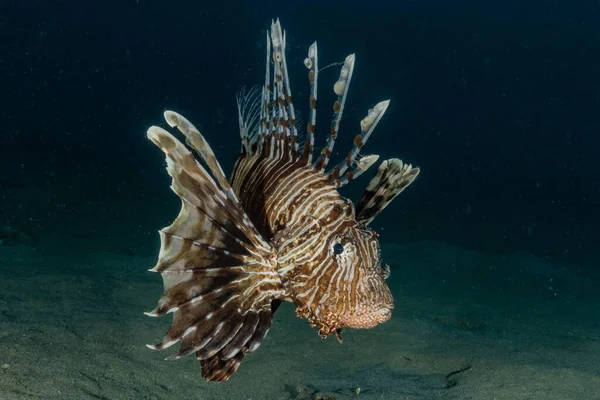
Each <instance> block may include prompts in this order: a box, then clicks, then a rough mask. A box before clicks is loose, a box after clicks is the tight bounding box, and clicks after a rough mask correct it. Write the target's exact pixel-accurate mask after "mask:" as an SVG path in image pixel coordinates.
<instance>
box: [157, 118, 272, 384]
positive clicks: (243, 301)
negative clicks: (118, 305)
mask: <svg viewBox="0 0 600 400" xmlns="http://www.w3.org/2000/svg"><path fill="white" fill-rule="evenodd" d="M165 119H166V120H167V122H168V123H169V125H171V126H176V127H177V128H178V129H179V130H180V131H181V132H182V133H183V134H184V135H185V136H186V139H187V143H188V145H189V146H190V147H192V148H193V149H194V150H196V152H197V153H198V154H199V155H200V157H201V158H202V160H203V161H204V162H205V164H206V165H207V166H208V168H209V169H210V171H211V173H212V176H211V174H209V173H208V172H207V171H206V169H205V168H204V167H203V166H202V165H201V164H200V163H199V162H198V161H196V159H195V158H194V157H193V155H192V153H191V152H190V151H189V150H188V149H187V148H186V147H185V146H184V145H183V144H182V143H181V142H180V141H179V140H177V139H176V138H175V137H174V136H173V135H171V134H170V133H169V132H167V131H166V130H164V129H162V128H159V127H156V126H153V127H151V128H150V129H149V130H148V138H149V139H150V140H151V141H152V142H153V143H154V144H156V145H157V146H158V147H159V148H160V149H161V150H162V151H163V152H164V153H165V154H166V156H167V171H168V173H169V175H170V176H171V177H172V178H173V182H172V186H171V188H172V189H173V191H174V192H175V193H176V194H177V195H178V196H179V198H180V199H181V202H182V208H181V211H180V213H179V216H178V217H177V219H176V220H175V221H174V222H173V224H171V225H170V226H168V227H166V228H164V229H162V230H161V231H160V237H161V247H160V253H159V257H158V263H157V265H156V266H155V267H154V268H153V269H151V271H155V272H160V273H161V275H162V277H163V283H164V292H163V295H162V297H161V298H160V300H159V301H158V305H157V306H156V308H155V309H154V310H152V311H151V312H149V313H147V315H150V316H161V315H165V314H168V313H173V323H172V325H171V328H170V329H169V330H168V332H167V333H166V335H165V336H164V338H163V339H162V341H161V342H160V343H158V344H156V345H153V346H149V347H150V348H152V349H156V350H159V349H165V348H167V347H170V346H172V345H174V344H175V343H177V342H181V345H180V348H179V352H178V353H177V354H175V355H174V356H172V357H169V359H177V358H181V357H184V356H186V355H189V354H191V353H195V354H196V357H197V359H199V360H201V366H202V376H203V377H204V378H206V379H207V380H216V381H222V380H226V379H228V378H229V377H230V376H231V375H232V374H233V373H234V372H235V371H236V370H237V369H238V367H239V365H240V363H241V361H242V359H243V357H244V355H245V354H247V353H249V352H253V351H254V350H256V348H258V346H259V345H260V343H261V341H262V339H263V338H264V337H265V335H266V333H267V331H268V329H269V327H270V325H271V321H272V315H273V312H274V310H275V308H276V305H278V304H279V301H278V300H277V298H279V297H281V295H282V284H281V281H280V279H279V276H278V274H277V272H275V269H274V263H275V261H274V255H273V254H274V253H273V249H272V248H271V246H270V245H269V243H268V242H266V241H265V240H264V239H263V238H262V237H261V236H260V235H259V233H258V231H257V230H256V228H255V227H254V225H253V224H252V222H251V221H250V219H249V218H248V216H247V215H246V213H245V212H244V210H243V208H242V207H241V205H240V203H239V201H238V199H237V197H236V196H235V194H234V192H233V190H232V189H231V187H230V186H229V183H228V182H227V180H226V178H225V175H224V174H223V171H222V169H221V167H220V165H219V164H218V162H217V160H216V158H215V156H214V153H213V152H212V150H211V149H210V147H209V146H208V143H207V142H206V141H205V139H204V138H203V137H202V135H201V134H200V132H198V130H197V129H196V128H195V127H194V126H193V125H192V124H191V123H189V121H187V120H186V119H185V118H183V117H182V116H180V115H179V114H176V113H173V112H170V111H167V112H166V113H165Z"/></svg>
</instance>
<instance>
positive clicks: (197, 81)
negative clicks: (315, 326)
mask: <svg viewBox="0 0 600 400" xmlns="http://www.w3.org/2000/svg"><path fill="white" fill-rule="evenodd" d="M277 17H279V18H280V19H281V21H282V24H283V26H284V28H285V29H286V31H287V42H288V53H287V57H288V66H289V68H290V79H291V83H292V89H293V90H294V100H295V104H296V107H297V108H299V109H301V111H303V115H304V117H305V118H306V117H307V115H308V113H307V108H308V107H307V105H308V88H309V87H308V82H307V80H306V69H305V67H304V66H303V65H302V61H303V60H304V57H305V56H306V52H307V50H308V46H309V45H310V44H311V43H312V42H313V41H314V40H318V43H319V52H320V54H319V57H320V60H319V62H320V65H321V66H322V67H323V66H326V65H328V64H330V63H335V62H340V61H343V59H344V57H345V56H346V55H347V54H349V53H356V54H357V61H356V69H355V72H354V77H353V81H352V87H351V89H350V93H349V97H348V103H347V108H346V111H345V117H344V120H343V121H342V126H341V129H340V137H339V139H338V141H337V144H336V153H334V154H336V155H337V157H338V158H334V161H338V160H341V158H342V157H343V155H345V152H346V151H347V150H348V149H349V148H350V145H351V142H352V138H353V137H354V135H355V134H356V133H357V130H358V129H357V127H358V125H357V124H358V122H359V121H360V119H361V118H363V117H364V115H365V113H366V111H367V109H368V108H370V107H372V106H373V105H374V104H376V103H377V102H378V101H381V100H384V99H387V98H389V99H391V105H390V108H389V109H388V111H387V113H386V115H385V117H384V118H383V120H382V122H381V123H380V125H379V126H378V128H377V130H376V131H375V133H374V134H373V136H372V138H371V139H370V140H369V143H368V144H367V147H366V149H365V152H364V153H365V154H371V153H375V154H379V155H381V157H382V159H387V158H391V157H399V158H402V159H403V160H405V161H406V162H409V163H412V164H413V165H417V166H419V167H420V168H421V174H420V176H419V178H418V179H417V181H416V182H415V183H414V184H413V185H412V186H411V187H410V189H408V190H407V191H406V192H404V193H403V194H402V195H401V196H400V198H398V199H397V200H396V201H394V202H393V203H392V204H391V205H390V206H389V208H388V209H386V210H385V211H384V214H383V216H382V217H381V218H380V219H379V220H378V221H377V222H376V224H374V227H375V229H377V230H378V231H380V232H381V240H382V242H384V243H390V244H394V245H406V244H411V243H418V242H424V243H427V242H444V243H446V244H449V245H452V246H456V247H459V248H462V249H468V250H475V251H478V252H481V253H483V254H487V255H490V256H492V255H493V256H496V255H500V256H503V255H508V254H514V253H516V252H520V253H523V254H525V253H531V254H533V255H534V256H536V257H538V258H539V259H546V260H548V261H549V262H551V263H560V264H561V265H565V266H567V267H565V268H566V269H564V270H565V271H567V272H566V274H567V275H568V274H569V271H570V269H569V268H572V270H573V273H575V271H584V274H585V275H586V276H592V277H596V278H595V279H598V277H599V276H600V272H599V270H598V268H599V263H598V260H599V256H598V254H597V249H598V243H600V233H599V229H598V227H599V226H600V160H599V159H598V155H599V151H600V2H598V1H596V0H578V1H565V0H546V1H541V0H530V1H502V2H501V1H466V0H459V1H443V0H413V1H405V0H398V1H356V0H349V1H343V2H342V1H314V0H310V1H288V2H285V1H278V2H271V1H265V2H258V1H237V2H233V1H229V0H225V1H210V2H206V1H159V0H120V1H117V0H107V1H83V0H79V1H75V0H66V1H60V0H46V1H42V0H40V1H33V0H0V121H2V123H3V126H2V132H1V133H0V240H1V243H2V244H3V245H14V244H19V245H22V246H28V247H31V248H36V246H43V245H44V244H45V243H46V244H47V243H52V246H53V247H54V246H57V247H60V246H62V245H63V244H62V243H67V242H68V240H66V239H65V240H64V241H62V240H58V241H56V239H55V238H56V237H59V238H63V237H64V238H68V239H69V240H71V239H72V240H75V241H86V240H87V241H88V242H85V243H86V244H85V247H89V248H94V249H95V250H101V249H102V248H103V247H105V248H109V249H110V251H113V252H115V253H117V254H121V255H124V256H131V257H150V256H152V257H153V256H155V255H156V253H157V251H158V237H157V234H156V230H157V229H159V228H160V227H163V226H165V225H168V224H169V223H171V221H172V219H173V217H174V216H175V215H176V213H177V211H178V208H179V203H178V202H177V201H176V198H175V197H174V196H173V195H172V193H171V192H170V191H169V190H168V189H167V185H168V177H167V174H166V172H165V169H164V159H163V157H162V154H161V153H160V152H159V151H157V149H156V148H155V147H154V146H153V145H152V144H151V143H150V142H149V141H148V140H147V139H146V129H147V128H148V127H149V126H150V125H153V124H162V123H163V120H162V113H163V111H164V110H166V109H172V110H176V111H178V112H179V113H181V114H182V115H185V116H186V117H188V118H189V119H190V120H192V121H193V122H194V123H196V125H197V126H198V127H199V128H200V130H201V131H202V133H203V134H204V135H205V137H206V138H207V140H208V141H209V142H210V144H211V145H212V147H213V149H214V150H215V152H216V154H217V157H218V159H219V161H220V163H221V165H223V167H224V169H225V170H226V173H227V174H228V173H229V172H230V171H231V168H232V166H233V163H234V161H235V159H236V158H237V155H238V152H239V134H238V127H237V124H238V121H237V110H236V103H235V95H236V92H237V91H238V90H239V89H240V88H241V87H243V86H252V85H255V84H261V83H262V80H263V78H264V59H265V56H264V52H265V43H264V35H265V33H266V30H267V29H268V28H269V26H270V21H271V19H272V18H277ZM338 73H339V67H334V68H328V69H326V70H323V71H322V72H321V74H320V76H319V79H320V92H319V96H320V97H319V101H320V104H319V106H320V107H321V110H323V111H321V112H320V114H319V124H318V125H319V126H320V127H321V128H323V127H326V126H328V122H329V118H330V112H329V110H330V108H329V107H330V104H329V103H333V100H334V95H333V93H332V90H331V87H332V85H333V83H334V82H335V80H336V79H337V74H338ZM325 133H326V130H325V129H323V130H322V131H320V132H319V131H318V132H317V135H316V144H317V146H322V143H324V141H325ZM337 152H339V153H337ZM367 175H370V174H367ZM368 179H369V178H367V177H363V178H361V179H360V180H358V181H357V182H355V183H354V184H352V185H349V187H348V189H345V190H344V191H343V194H344V195H347V196H349V197H351V198H352V199H354V200H358V198H359V196H360V194H361V192H362V190H363V189H364V186H365V185H366V184H367V183H368ZM50 238H54V239H50ZM65 246H67V248H69V247H68V246H69V245H66V244H65ZM4 247H7V246H4ZM53 265H58V264H56V263H55V264H53ZM524 265H526V264H524ZM148 267H150V265H149V266H148ZM398 267H399V268H402V267H401V262H398ZM523 268H524V269H527V267H526V266H524V267H523ZM139 271H140V274H143V273H144V272H143V271H145V268H139ZM521 271H522V270H521ZM128 274H132V273H131V272H129V273H128ZM465 274H466V275H468V273H465ZM489 282H490V285H491V284H492V283H493V279H490V281H489ZM544 284H545V283H544ZM548 285H550V284H548ZM595 285H596V286H595V287H596V288H597V287H598V286H597V281H596V284H595ZM552 290H554V289H552ZM153 329H155V328H153ZM154 336H155V337H156V336H158V333H157V334H156V335H154ZM595 340H598V339H597V338H596V339H595ZM7 365H8V364H7ZM188 367H189V366H188ZM0 385H1V384H0ZM423 385H424V386H427V385H428V383H427V382H425V383H423ZM417 386H418V385H417ZM418 390H419V389H418V388H416V389H415V391H417V392H418ZM431 396H432V397H431V398H433V397H435V396H433V395H431ZM23 398H25V397H23ZM90 398H91V397H90ZM103 398H104V397H103ZM117 398H119V397H117ZM123 398H129V397H127V396H125V397H123ZM140 398H143V396H142V397H140ZM173 398H175V397H173ZM256 398H257V397H255V399H256ZM258 398H260V397H258ZM382 398H383V397H382ZM392 398H393V397H392ZM407 398H408V397H407ZM424 398H429V397H424ZM465 398H466V397H465ZM472 398H477V397H472Z"/></svg>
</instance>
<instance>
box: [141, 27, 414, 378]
mask: <svg viewBox="0 0 600 400" xmlns="http://www.w3.org/2000/svg"><path fill="white" fill-rule="evenodd" d="M266 46H267V63H266V73H265V83H264V86H262V87H261V88H259V89H257V92H258V93H257V94H256V96H255V97H256V100H255V101H252V100H251V97H252V96H247V95H246V96H245V95H244V94H241V95H238V99H237V100H238V116H239V127H240V134H241V141H242V145H241V153H240V155H239V158H238V160H237V161H236V163H235V165H234V168H233V172H232V175H231V178H230V179H229V181H228V180H227V178H226V176H225V173H224V172H223V169H222V168H221V166H220V165H219V163H218V161H217V159H216V157H215V154H214V153H213V151H212V150H211V148H210V146H209V144H208V143H207V141H206V140H205V138H204V137H203V136H202V134H201V133H200V132H199V131H198V129H196V128H195V127H194V125H192V124H191V123H190V122H189V121H188V120H187V119H185V118H184V117H182V116H181V115H179V114H177V113H175V112H173V111H166V112H165V113H164V117H165V119H166V122H167V123H168V125H170V127H171V128H173V127H176V128H177V129H178V130H179V131H180V132H181V133H182V134H183V135H184V136H185V138H186V144H187V145H188V146H189V147H190V148H191V149H193V150H195V152H196V153H197V155H198V156H199V157H200V159H201V161H202V162H203V163H204V164H201V163H200V162H198V161H197V160H196V159H195V158H194V156H193V155H192V153H191V152H190V151H189V150H188V148H187V147H186V146H184V145H183V144H182V143H181V142H180V141H179V140H178V139H176V138H175V137H174V136H173V135H171V134H170V133H169V132H167V131H166V130H164V129H162V128H160V127H157V126H152V127H151V128H150V129H148V138H149V139H150V140H151V141H152V142H153V143H154V144H156V146H158V147H159V148H160V149H161V150H162V151H163V152H164V153H165V154H166V160H167V171H168V173H169V175H170V176H171V178H172V186H171V188H172V190H173V191H174V192H175V193H176V194H177V196H179V198H180V199H181V202H182V208H181V211H180V213H179V216H178V217H177V219H175V221H174V222H173V223H172V224H171V225H170V226H168V227H166V228H164V229H162V230H161V231H160V232H159V233H160V238H161V246H160V253H159V256H158V263H157V265H156V266H155V267H154V268H152V269H151V270H150V271H154V272H160V273H161V275H162V278H163V283H164V293H163V294H162V296H161V298H160V300H159V301H158V305H157V306H156V308H155V309H154V310H153V311H151V312H149V313H147V315H149V316H153V317H155V316H161V315H165V314H168V313H173V322H172V325H171V327H170V329H169V330H168V332H167V333H166V335H165V336H164V338H163V339H162V341H161V342H160V343H158V344H156V345H148V347H150V348H152V349H156V350H159V349H165V348H167V347H170V346H172V345H173V344H175V343H177V342H181V345H180V348H179V351H178V353H177V354H175V355H174V356H171V357H168V358H167V359H178V358H181V357H184V356H186V355H189V354H192V353H195V355H196V358H197V359H198V360H200V364H201V368H202V376H203V378H204V379H206V380H209V381H224V380H227V379H228V378H229V377H230V376H231V375H232V374H233V373H234V372H235V371H236V370H237V369H238V368H239V366H240V363H241V362H242V359H243V358H244V356H245V355H246V354H248V353H252V352H254V351H255V350H256V349H257V348H258V347H259V345H260V343H261V342H262V340H263V339H264V338H265V335H266V334H267V331H268V330H269V328H270V326H271V322H272V321H273V315H274V313H275V312H276V311H277V309H278V308H279V306H280V305H281V304H282V302H284V301H288V302H291V303H293V304H294V305H295V306H296V307H297V308H296V313H297V315H298V316H299V317H301V318H307V319H308V321H309V322H310V324H311V326H313V327H317V328H318V333H319V335H320V336H321V337H327V336H328V335H330V334H335V335H336V337H337V338H338V340H339V341H340V342H341V331H342V329H343V328H371V327H374V326H375V325H377V324H379V323H382V322H384V321H387V320H388V319H389V318H390V317H391V310H392V308H393V307H394V300H393V298H392V295H391V292H390V290H389V288H388V286H387V284H386V282H385V280H386V279H387V277H388V276H389V267H387V266H383V265H382V262H381V252H380V247H379V243H378V234H377V233H376V232H375V231H373V230H372V229H371V228H369V224H370V223H371V222H372V221H373V219H374V218H375V217H376V216H377V215H378V214H379V213H380V212H381V211H382V210H383V209H384V208H385V207H386V206H387V205H388V204H389V203H390V201H392V200H393V199H394V198H395V197H396V196H397V195H398V194H399V193H400V192H402V191H403V190H404V189H405V188H406V187H407V186H408V185H410V184H411V183H412V182H413V180H414V179H415V178H416V177H417V175H418V173H419V169H418V168H413V167H412V166H411V165H410V164H405V163H403V162H402V161H401V160H399V159H395V158H393V159H389V160H386V161H383V162H382V163H381V164H380V166H379V168H378V170H377V173H376V175H375V177H374V178H373V179H372V180H371V182H370V183H369V185H368V186H367V188H366V190H365V192H364V194H363V196H362V198H361V199H360V201H359V203H358V205H357V206H354V205H353V203H352V201H350V200H348V199H345V198H343V197H341V196H340V194H339V193H338V190H337V189H338V188H340V187H342V186H344V185H346V184H348V183H349V182H350V181H352V180H353V179H355V178H357V177H358V176H359V175H361V174H362V173H363V172H365V170H367V169H368V168H369V167H370V166H371V165H373V164H374V163H375V162H376V161H377V159H378V156H377V155H369V156H365V157H363V158H360V159H359V151H360V150H361V149H362V147H363V145H364V144H365V142H366V141H367V139H368V138H369V136H370V135H371V133H372V132H373V130H374V129H375V127H376V125H377V124H378V122H379V120H380V119H381V117H382V116H383V114H384V113H385V111H386V109H387V108H388V104H389V101H382V102H380V103H378V104H377V105H375V106H374V107H373V108H372V109H370V110H369V112H368V114H367V115H366V117H365V118H364V119H362V121H361V122H360V133H359V134H357V135H356V136H355V137H354V144H353V148H352V150H351V151H350V152H349V153H348V154H347V156H346V157H345V159H344V160H343V161H342V162H340V163H339V164H338V165H336V166H335V167H333V168H331V169H330V170H329V171H326V169H327V165H328V162H329V160H330V158H331V155H332V150H333V146H334V143H335V140H336V138H337V136H338V128H339V125H340V120H341V118H342V113H343V110H344V104H345V102H346V96H347V94H348V88H349V86H350V80H351V79H352V72H353V70H354V61H355V56H354V54H351V55H349V56H348V57H346V59H345V61H344V63H343V66H342V68H341V72H340V75H339V79H338V80H337V82H336V83H335V85H334V86H333V91H334V93H335V94H336V95H337V100H335V102H334V106H333V120H332V122H331V126H330V127H329V134H328V137H327V141H326V144H325V147H324V148H323V150H322V151H321V152H320V154H318V156H317V157H316V159H315V160H313V151H314V134H315V130H316V112H317V110H316V105H317V78H318V74H319V69H318V58H317V43H316V42H315V43H313V44H312V45H311V46H310V48H309V50H308V57H307V58H306V59H305V60H304V64H305V66H306V68H307V69H308V80H309V83H310V99H309V107H310V108H309V114H308V121H307V123H306V134H305V138H304V141H303V144H302V146H301V145H300V141H299V139H298V128H299V124H298V123H297V119H296V111H295V109H294V104H293V102H292V93H291V89H290V82H289V75H288V69H287V63H286V57H285V52H286V39H285V32H284V31H282V28H281V25H280V23H279V20H277V21H275V22H272V23H271V30H270V32H268V31H267V40H266ZM271 67H272V68H273V77H272V79H273V81H272V83H271V71H270V69H271Z"/></svg>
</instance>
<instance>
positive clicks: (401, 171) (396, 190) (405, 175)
mask: <svg viewBox="0 0 600 400" xmlns="http://www.w3.org/2000/svg"><path fill="white" fill-rule="evenodd" d="M419 172H420V170H419V168H413V167H412V165H410V164H405V163H403V162H402V160H399V159H397V158H391V159H389V160H385V161H383V162H382V163H381V164H380V165H379V168H378V170H377V174H376V175H375V176H374V177H373V179H372V180H371V182H369V185H368V186H367V189H366V190H365V192H364V194H363V196H362V198H361V199H360V202H359V203H358V206H357V207H356V219H357V220H358V221H359V222H361V223H363V224H364V225H368V224H370V223H371V222H372V221H373V219H375V217H377V216H378V215H379V213H381V211H383V209H384V208H385V207H387V205H388V204H389V203H390V202H391V201H392V200H394V198H396V196H398V195H399V194H400V193H402V191H403V190H404V189H406V187H408V185H410V184H411V183H412V182H413V181H414V180H415V178H416V177H417V175H419Z"/></svg>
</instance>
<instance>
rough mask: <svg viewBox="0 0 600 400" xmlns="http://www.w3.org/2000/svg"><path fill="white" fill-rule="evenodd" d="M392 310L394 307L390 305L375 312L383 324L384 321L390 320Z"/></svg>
mask: <svg viewBox="0 0 600 400" xmlns="http://www.w3.org/2000/svg"><path fill="white" fill-rule="evenodd" d="M393 308H394V306H393V305H391V306H385V307H380V308H379V310H377V314H378V315H379V320H380V322H385V321H387V320H389V319H390V318H392V309H393Z"/></svg>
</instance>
